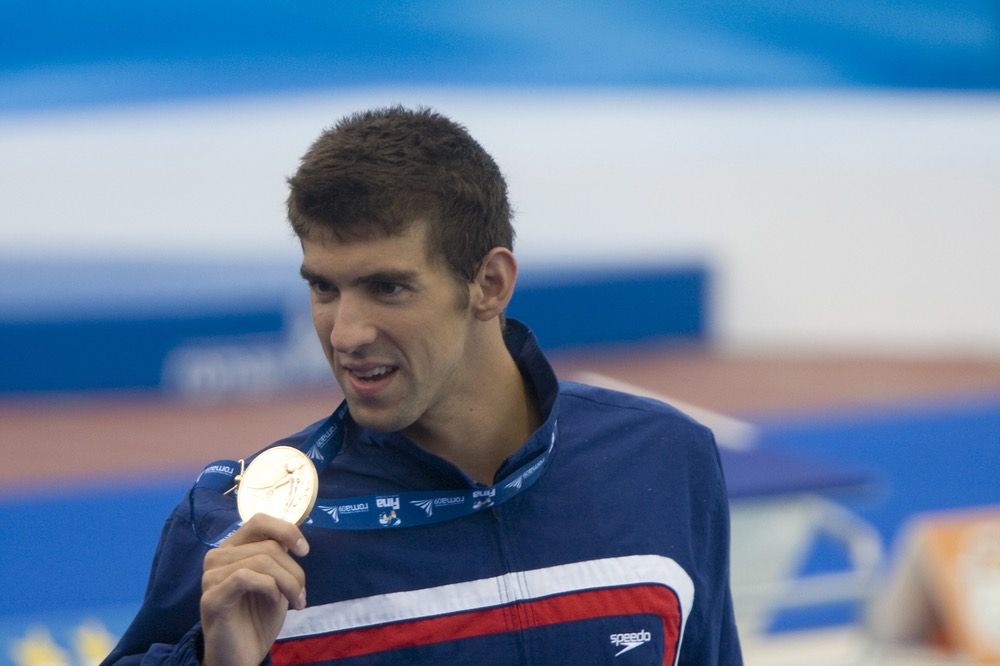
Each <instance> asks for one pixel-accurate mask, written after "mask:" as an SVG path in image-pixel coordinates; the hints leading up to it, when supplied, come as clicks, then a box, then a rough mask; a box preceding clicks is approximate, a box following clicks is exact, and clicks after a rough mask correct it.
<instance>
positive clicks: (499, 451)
mask: <svg viewBox="0 0 1000 666" xmlns="http://www.w3.org/2000/svg"><path fill="white" fill-rule="evenodd" d="M480 359H481V360H482V361H483V363H479V364H477V369H476V371H475V372H471V373H469V374H468V377H469V379H470V382H469V385H468V386H467V387H466V391H465V392H464V398H465V399H464V400H462V402H461V404H460V405H456V406H453V407H452V409H450V410H448V409H445V410H443V411H444V413H443V414H440V413H439V414H436V415H435V416H434V417H432V418H426V419H422V420H421V421H420V422H418V423H415V424H414V425H413V426H411V427H410V428H408V429H407V430H406V431H405V432H404V434H406V435H407V436H408V437H409V438H410V439H412V440H413V441H414V442H416V443H417V444H418V445H419V446H421V448H423V449H425V450H426V451H428V452H430V453H433V454H435V455H438V456H440V457H442V458H444V459H445V460H448V461H450V462H452V463H454V464H455V465H457V466H458V467H459V468H460V469H462V470H463V471H464V472H465V473H466V474H468V475H469V476H470V477H471V478H472V479H474V480H476V481H478V482H480V483H483V484H486V485H492V483H493V479H494V476H495V475H496V472H497V470H498V469H499V467H500V465H501V464H502V463H503V461H504V460H506V459H507V458H509V457H510V456H511V455H512V454H513V453H514V452H515V451H517V449H519V448H520V447H521V445H522V444H524V442H525V441H526V440H527V439H528V437H529V436H530V435H531V433H533V432H534V431H535V430H536V429H537V428H538V426H539V425H540V424H541V416H540V415H539V413H538V408H537V406H536V405H535V400H534V397H533V395H532V393H531V391H530V389H529V388H528V386H527V384H526V382H525V380H524V378H523V377H522V376H521V372H520V370H518V368H517V364H516V363H515V362H514V359H513V358H511V355H510V352H509V351H507V347H506V345H505V344H504V342H503V338H502V337H501V336H500V335H497V336H496V338H495V341H492V342H491V343H490V344H489V345H487V346H486V348H485V350H484V353H483V354H482V355H481V356H480ZM484 378H489V379H488V380H486V379H484Z"/></svg>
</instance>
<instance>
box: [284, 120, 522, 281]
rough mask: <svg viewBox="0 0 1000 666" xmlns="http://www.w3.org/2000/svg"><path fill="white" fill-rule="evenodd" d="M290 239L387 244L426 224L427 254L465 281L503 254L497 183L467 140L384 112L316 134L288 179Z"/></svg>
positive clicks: (507, 231)
mask: <svg viewBox="0 0 1000 666" xmlns="http://www.w3.org/2000/svg"><path fill="white" fill-rule="evenodd" d="M288 184H289V186H290V188H291V191H290V193H289V195H288V219H289V221H290V222H291V225H292V228H293V229H294V230H295V233H296V234H297V235H298V236H299V237H300V238H308V237H310V235H312V234H315V233H316V232H317V231H318V232H320V233H324V232H325V233H331V234H333V236H334V238H337V239H338V240H341V241H343V240H350V239H365V238H372V237H376V236H392V235H396V234H400V233H402V232H404V231H405V230H406V229H407V228H408V227H409V225H410V224H412V223H414V222H416V221H417V220H421V219H423V220H425V221H426V222H427V224H428V245H429V247H428V250H429V251H430V252H431V253H435V252H437V253H438V254H439V255H440V256H441V257H442V258H443V259H444V260H445V262H446V263H447V265H448V266H449V267H450V268H451V270H452V271H453V272H454V273H455V274H456V276H458V277H460V278H462V279H464V280H466V281H471V280H472V279H473V278H474V277H475V275H476V272H477V271H478V269H479V265H480V263H481V262H482V260H483V257H485V256H486V254H487V253H488V252H489V251H490V250H491V249H492V248H494V247H498V246H499V247H505V248H507V249H513V243H514V229H513V227H512V225H511V219H510V218H511V213H510V204H509V202H508V200H507V183H506V182H505V181H504V178H503V175H502V174H501V173H500V169H499V167H498V166H497V164H496V162H494V161H493V158H492V157H490V155H489V153H487V152H486V151H485V150H484V149H483V147H482V146H480V145H479V143H477V142H476V140H475V139H473V138H472V136H470V135H469V132H468V131H467V130H466V129H465V128H464V127H463V126H461V125H459V124H458V123H455V122H454V121H452V120H450V119H448V118H446V117H445V116H443V115H441V114H439V113H436V112H434V111H431V110H430V109H426V108H420V109H416V110H412V109H407V108H403V107H401V106H393V107H387V108H379V109H372V110H369V111H363V112H360V113H355V114H353V115H350V116H347V117H345V118H343V119H342V120H341V121H340V122H338V123H337V124H336V125H335V126H334V127H333V128H330V129H327V130H325V131H324V132H323V133H322V134H321V135H320V137H319V138H318V139H317V140H316V142H315V143H313V145H312V146H311V147H310V148H309V150H308V151H307V152H306V154H305V155H304V156H303V157H302V163H301V165H300V166H299V169H298V171H297V172H296V173H295V175H294V176H292V177H291V178H289V179H288Z"/></svg>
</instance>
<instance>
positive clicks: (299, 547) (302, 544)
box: [294, 537, 309, 556]
mask: <svg viewBox="0 0 1000 666" xmlns="http://www.w3.org/2000/svg"><path fill="white" fill-rule="evenodd" d="M294 550H295V552H296V553H297V554H298V555H300V556H304V555H308V554H309V543H308V542H307V541H306V540H305V539H303V538H302V537H299V540H298V541H296V542H295V548H294Z"/></svg>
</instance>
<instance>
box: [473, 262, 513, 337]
mask: <svg viewBox="0 0 1000 666" xmlns="http://www.w3.org/2000/svg"><path fill="white" fill-rule="evenodd" d="M516 281H517V260H516V259H515V258H514V254H513V253H512V252H511V251H510V250H508V249H507V248H505V247H495V248H493V249H492V250H490V251H489V252H488V253H487V254H486V256H485V257H483V262H482V263H481V264H480V265H479V271H478V272H477V273H476V277H475V279H474V280H473V288H472V301H471V305H472V311H473V313H474V314H475V315H476V318H477V319H479V320H480V321H489V320H490V319H493V318H494V317H498V316H499V315H501V314H503V311H504V309H505V308H506V307H507V304H508V303H510V298H511V296H513V295H514V283H515V282H516Z"/></svg>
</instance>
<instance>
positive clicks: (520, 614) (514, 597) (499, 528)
mask: <svg viewBox="0 0 1000 666" xmlns="http://www.w3.org/2000/svg"><path fill="white" fill-rule="evenodd" d="M489 513H490V516H492V520H493V523H494V531H493V533H494V535H495V537H496V541H497V551H498V552H499V554H500V563H501V565H502V567H503V576H502V578H501V580H502V581H503V589H502V590H501V595H502V599H503V601H504V602H505V604H506V605H505V607H504V617H505V619H506V624H507V626H508V627H509V630H510V636H511V640H512V641H513V642H514V643H515V646H516V649H517V655H518V659H517V661H516V663H518V664H525V665H529V664H531V663H532V660H531V659H529V656H528V644H527V640H525V635H524V629H525V627H526V626H528V621H527V619H528V618H527V617H526V615H525V613H524V610H523V602H524V600H525V597H526V593H527V590H524V589H522V587H521V585H520V580H519V578H518V577H517V576H512V575H511V573H512V571H513V570H514V568H513V566H512V564H511V553H510V550H509V548H508V546H507V540H506V539H505V538H504V523H503V520H502V518H501V515H500V507H494V508H492V509H490V511H489Z"/></svg>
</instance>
